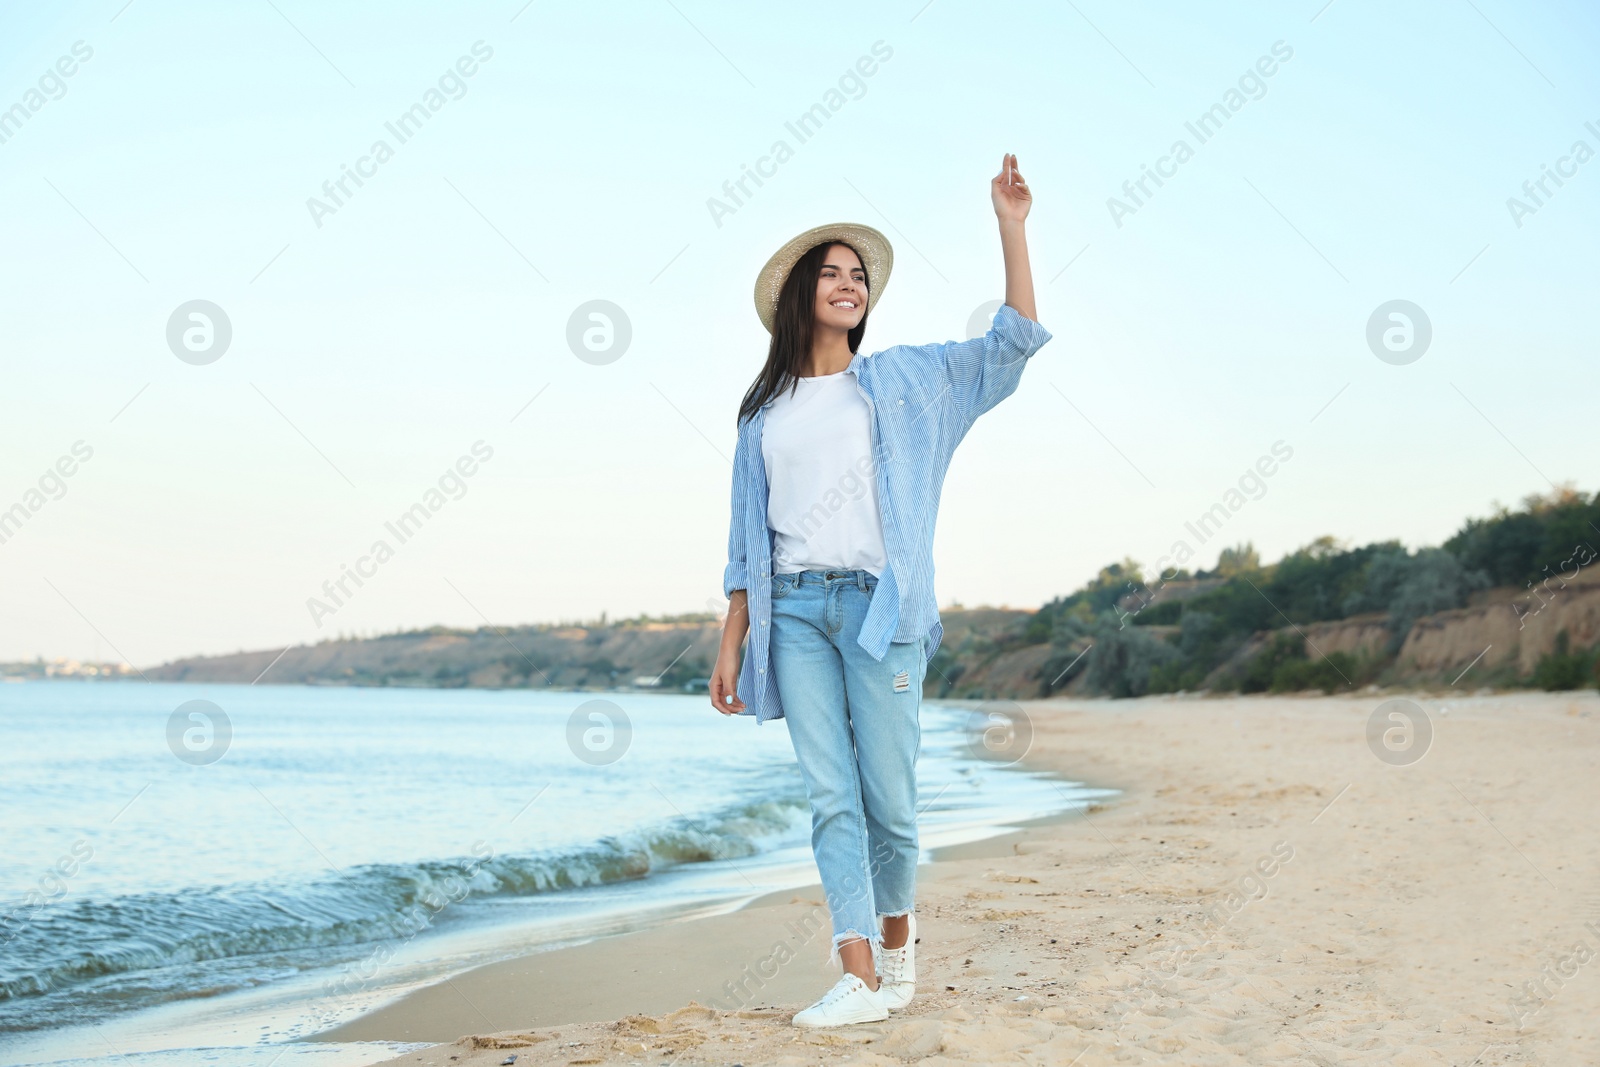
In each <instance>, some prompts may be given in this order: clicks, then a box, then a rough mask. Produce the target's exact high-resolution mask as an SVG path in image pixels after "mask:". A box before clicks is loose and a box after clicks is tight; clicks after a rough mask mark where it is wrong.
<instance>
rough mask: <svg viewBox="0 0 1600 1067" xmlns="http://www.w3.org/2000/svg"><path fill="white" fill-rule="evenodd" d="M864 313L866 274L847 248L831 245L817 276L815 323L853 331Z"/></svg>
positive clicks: (859, 262) (865, 305)
mask: <svg viewBox="0 0 1600 1067" xmlns="http://www.w3.org/2000/svg"><path fill="white" fill-rule="evenodd" d="M866 313H867V272H866V271H865V270H863V269H862V267H861V259H860V257H858V256H857V255H856V254H855V252H854V251H852V250H851V248H850V246H849V245H830V246H829V247H828V254H827V255H826V256H824V257H823V260H822V273H821V274H819V275H818V276H817V307H816V316H817V322H818V323H819V324H821V325H824V326H832V327H834V328H835V329H840V330H846V331H848V330H853V329H855V328H856V326H857V325H858V324H859V323H860V322H861V317H862V316H863V315H865V314H866Z"/></svg>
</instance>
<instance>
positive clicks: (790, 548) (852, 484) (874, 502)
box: [761, 370, 888, 577]
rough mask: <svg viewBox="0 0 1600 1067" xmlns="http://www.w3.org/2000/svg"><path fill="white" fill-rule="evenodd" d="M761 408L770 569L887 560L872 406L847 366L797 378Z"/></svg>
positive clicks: (875, 568)
mask: <svg viewBox="0 0 1600 1067" xmlns="http://www.w3.org/2000/svg"><path fill="white" fill-rule="evenodd" d="M798 381H799V384H798V385H797V386H796V387H795V392H794V395H793V396H790V395H789V389H787V388H785V389H784V390H783V391H782V392H781V393H779V394H778V396H777V397H776V399H774V400H773V403H772V406H771V407H770V408H768V409H767V414H766V417H765V419H764V421H763V423H762V428H761V456H762V459H763V460H765V463H766V469H767V525H768V526H770V527H771V528H772V531H773V534H774V537H773V549H772V564H773V568H774V570H775V571H776V572H777V573H780V574H790V573H793V572H795V571H803V570H828V569H834V570H866V571H869V572H871V573H872V574H873V575H874V576H877V577H881V576H882V574H883V569H884V567H885V566H886V565H887V564H888V553H887V552H886V551H885V550H884V545H883V519H882V517H881V516H880V514H879V512H878V475H877V467H876V465H875V464H874V463H873V456H872V409H871V407H870V406H869V405H868V404H867V400H866V398H865V397H864V396H862V395H861V392H860V389H859V388H858V386H857V384H856V376H855V375H854V374H851V373H850V372H849V371H847V370H842V371H839V372H838V373H837V374H824V375H822V376H821V377H817V378H800V379H799V380H798Z"/></svg>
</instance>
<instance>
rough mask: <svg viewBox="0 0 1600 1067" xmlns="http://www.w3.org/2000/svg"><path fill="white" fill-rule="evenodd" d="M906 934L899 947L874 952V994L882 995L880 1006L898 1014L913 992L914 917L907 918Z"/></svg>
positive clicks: (915, 954) (915, 941)
mask: <svg viewBox="0 0 1600 1067" xmlns="http://www.w3.org/2000/svg"><path fill="white" fill-rule="evenodd" d="M906 918H907V920H908V925H909V926H910V932H909V933H907V934H906V943H905V944H904V945H902V946H901V947H899V948H882V947H879V949H878V992H880V993H882V994H883V1004H884V1007H886V1008H888V1009H889V1010H890V1011H899V1010H900V1009H901V1008H903V1007H905V1006H906V1005H907V1004H910V1003H911V997H912V996H913V995H914V994H915V993H916V991H917V958H916V957H917V949H916V944H917V917H916V915H914V914H913V915H908V916H907V917H906Z"/></svg>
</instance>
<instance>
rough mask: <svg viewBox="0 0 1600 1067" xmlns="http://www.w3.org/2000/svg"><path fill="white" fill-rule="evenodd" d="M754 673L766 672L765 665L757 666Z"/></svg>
mask: <svg viewBox="0 0 1600 1067" xmlns="http://www.w3.org/2000/svg"><path fill="white" fill-rule="evenodd" d="M756 673H757V674H766V673H767V669H766V668H765V667H757V668H756Z"/></svg>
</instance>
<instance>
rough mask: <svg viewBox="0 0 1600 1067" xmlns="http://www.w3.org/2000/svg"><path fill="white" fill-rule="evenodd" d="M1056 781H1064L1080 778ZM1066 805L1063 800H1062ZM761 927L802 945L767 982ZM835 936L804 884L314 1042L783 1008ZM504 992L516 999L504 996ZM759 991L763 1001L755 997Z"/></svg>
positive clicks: (591, 944)
mask: <svg viewBox="0 0 1600 1067" xmlns="http://www.w3.org/2000/svg"><path fill="white" fill-rule="evenodd" d="M1024 763H1026V761H1024ZM1026 769H1029V770H1039V769H1040V768H1035V767H1027V768H1026ZM1056 777H1058V778H1059V779H1060V781H1061V782H1062V784H1063V785H1066V784H1071V783H1074V782H1076V781H1077V780H1076V779H1067V778H1065V777H1062V776H1059V775H1058V776H1056ZM1078 784H1081V785H1082V786H1083V787H1085V788H1090V789H1101V788H1108V787H1103V786H1100V785H1097V784H1091V783H1088V782H1081V783H1078ZM1068 802H1069V801H1068V800H1067V799H1066V798H1063V801H1062V803H1064V804H1065V803H1068ZM1102 806H1103V803H1102V802H1101V801H1098V800H1095V801H1090V802H1089V807H1090V808H1091V809H1094V808H1099V807H1102ZM1080 817H1081V816H1080V814H1079V813H1078V812H1077V811H1072V810H1069V811H1061V812H1057V813H1054V814H1051V815H1045V816H1040V817H1036V818H1032V819H1023V820H1015V821H1012V822H1006V823H1001V824H997V826H996V830H997V832H996V833H993V834H991V835H989V836H987V837H983V838H980V839H978V840H976V841H967V842H960V843H955V844H949V845H940V846H936V847H932V848H929V849H928V850H927V851H928V853H929V856H930V859H929V861H928V862H927V863H924V864H921V865H920V866H919V867H918V885H919V886H920V885H921V884H922V883H923V880H924V879H925V878H926V877H927V875H928V872H929V871H930V870H934V869H936V868H940V867H942V866H944V865H946V864H948V863H950V862H952V861H956V860H967V859H975V858H982V857H987V856H990V855H994V856H999V855H1006V854H1010V852H1011V843H1012V842H1013V841H1014V840H1015V839H1018V838H1020V837H1021V836H1022V835H1025V834H1026V833H1027V832H1028V831H1029V830H1030V829H1033V828H1036V827H1043V826H1053V825H1058V824H1060V823H1064V822H1067V821H1070V820H1072V819H1075V818H1080ZM762 931H773V932H774V933H775V936H776V937H778V938H780V939H781V940H786V941H787V942H788V943H789V944H790V946H791V947H792V950H793V958H791V959H788V960H786V961H784V962H783V963H782V964H781V965H780V966H779V967H778V968H776V969H777V970H779V971H780V974H779V975H778V976H777V978H776V979H775V980H766V979H763V978H762V977H761V975H760V974H759V973H753V970H752V969H754V972H759V971H760V970H761V969H762V967H761V964H762V963H763V961H767V960H771V959H772V956H773V953H772V952H771V951H770V950H771V948H772V945H773V943H774V942H771V941H768V942H762V941H761V938H760V936H759V935H760V933H761V932H762ZM830 932H831V927H830V925H829V922H828V911H827V907H826V905H825V904H824V903H823V893H822V886H821V885H820V884H819V883H801V884H798V885H795V886H792V887H790V888H787V889H778V890H773V891H770V892H766V893H762V894H760V895H758V896H755V897H753V898H751V899H749V900H746V901H744V902H742V903H740V904H738V905H735V906H733V907H732V908H730V909H729V910H727V911H724V912H720V913H718V914H714V915H691V916H687V917H679V918H671V919H668V920H666V921H665V922H663V923H661V924H660V925H656V926H650V927H646V928H643V929H639V930H634V931H631V932H628V933H624V934H616V935H610V936H605V937H600V938H596V939H593V940H589V941H584V942H582V943H580V944H576V945H567V946H562V947H559V948H553V949H543V950H538V951H533V952H526V953H522V954H519V955H516V956H512V957H510V958H507V959H504V960H497V961H494V962H490V963H483V964H478V965H475V966H472V967H469V968H467V969H466V970H463V971H461V972H459V973H456V974H452V975H447V976H443V977H441V978H439V979H437V980H435V981H433V982H431V983H429V984H428V985H425V986H422V987H420V988H417V989H413V990H410V991H409V992H406V993H403V994H401V995H399V996H398V997H396V998H395V999H393V1000H391V1001H390V1002H388V1003H386V1004H382V1005H379V1006H377V1007H374V1008H372V1009H369V1010H368V1011H366V1012H364V1013H363V1014H361V1015H359V1016H357V1017H356V1018H354V1019H350V1020H347V1021H346V1022H343V1023H340V1024H338V1025H336V1026H332V1027H329V1028H327V1029H325V1030H321V1031H318V1032H316V1033H314V1034H311V1035H308V1036H307V1037H306V1038H305V1039H304V1040H305V1041H308V1042H378V1041H405V1042H424V1041H426V1042H434V1043H435V1047H440V1048H442V1047H444V1046H445V1044H447V1043H449V1042H453V1041H455V1040H456V1039H457V1038H458V1037H460V1036H461V1035H462V1034H466V1033H470V1032H472V1031H473V1030H474V1028H475V1027H481V1026H482V1025H484V1021H485V1020H496V1019H501V1018H508V1017H515V1018H527V1019H528V1021H527V1022H525V1023H524V1022H519V1023H517V1026H521V1027H525V1026H559V1025H563V1024H569V1023H574V1022H599V1021H603V1020H607V1019H611V1018H614V1017H620V1016H622V1015H631V1014H638V1013H640V1012H646V1013H648V1012H665V1011H671V1010H673V1009H674V1008H676V1007H679V1006H681V1005H682V1003H684V1002H685V1001H684V998H685V997H687V998H688V999H689V1000H693V1001H696V1002H698V1003H700V1004H705V1005H707V1006H710V1007H713V1008H714V1009H715V1010H723V1011H743V1010H748V1009H749V1008H750V1007H751V1006H752V1005H753V1004H754V1003H755V1002H756V1001H757V1000H763V1001H766V1000H771V1001H776V1002H778V1003H782V1002H784V1001H785V1000H786V999H787V1000H794V999H797V998H803V997H808V996H809V999H813V1000H814V999H815V997H816V994H814V993H813V992H812V990H813V987H814V986H815V985H816V984H817V982H818V981H819V980H821V979H820V977H819V976H821V975H824V974H826V973H827V971H826V967H827V960H828V945H829V942H830V937H829V933H830ZM748 945H762V946H764V948H763V951H759V952H756V953H754V954H753V955H750V954H749V953H746V955H748V956H749V958H743V957H741V956H740V955H739V954H738V952H737V951H733V952H730V951H729V948H728V946H748ZM641 959H642V960H653V961H656V962H657V963H659V964H660V965H659V966H657V967H656V968H654V969H650V968H640V967H636V966H632V965H631V964H630V961H636V960H641ZM802 960H805V961H809V963H807V962H802ZM811 964H814V965H815V966H811ZM565 974H604V975H607V976H608V979H607V982H606V984H605V985H604V986H603V987H600V988H596V987H594V986H589V985H583V984H569V983H567V982H565V981H564V980H563V977H562V976H563V975H565ZM785 976H787V977H785ZM741 981H742V982H743V995H741V992H740V991H739V990H738V989H735V990H732V991H730V990H729V989H727V988H725V983H729V982H735V983H737V982H741ZM830 981H831V980H830ZM719 983H721V984H719ZM529 985H532V986H535V987H537V988H539V989H540V1000H539V1003H538V1004H537V1005H536V1006H533V1007H532V1008H531V1009H530V1007H529V1006H528V1005H526V1004H524V1003H523V1001H522V993H521V990H522V989H523V988H524V987H526V986H529ZM502 990H504V991H507V992H508V995H502V994H501V992H500V991H502ZM757 992H759V993H760V994H761V995H760V996H759V997H756V996H754V995H753V994H754V993H757ZM808 1002H809V1001H808ZM802 1006H803V1005H802ZM490 1025H492V1023H491V1024H490ZM441 1035H448V1036H441Z"/></svg>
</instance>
